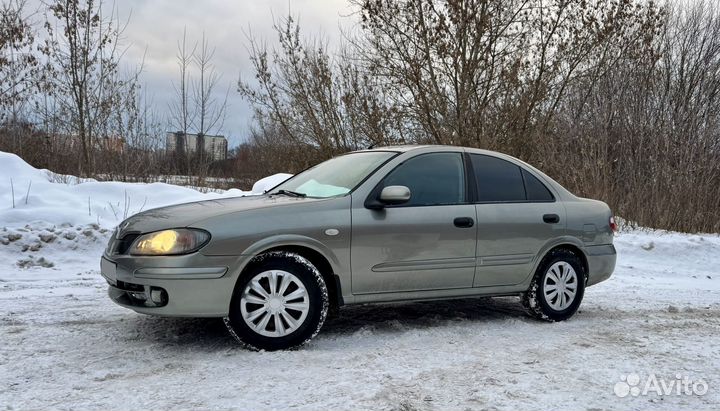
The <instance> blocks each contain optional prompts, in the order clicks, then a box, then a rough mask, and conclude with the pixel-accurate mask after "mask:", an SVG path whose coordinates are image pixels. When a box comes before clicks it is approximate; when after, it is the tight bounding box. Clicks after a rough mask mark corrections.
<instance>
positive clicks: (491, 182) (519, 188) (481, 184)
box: [470, 154, 525, 202]
mask: <svg viewBox="0 0 720 411" xmlns="http://www.w3.org/2000/svg"><path fill="white" fill-rule="evenodd" d="M470 158H471V161H472V166H473V167H472V168H473V170H474V172H475V181H476V182H477V192H478V201H480V202H503V201H525V187H524V185H523V178H522V173H521V172H520V171H521V170H520V167H518V166H516V165H515V164H513V163H510V162H508V161H505V160H501V159H499V158H496V157H490V156H485V155H482V154H470Z"/></svg>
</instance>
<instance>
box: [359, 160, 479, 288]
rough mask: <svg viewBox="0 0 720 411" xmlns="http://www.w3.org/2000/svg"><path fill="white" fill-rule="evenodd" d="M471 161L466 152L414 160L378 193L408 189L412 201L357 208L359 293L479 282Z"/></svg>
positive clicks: (383, 183)
mask: <svg viewBox="0 0 720 411" xmlns="http://www.w3.org/2000/svg"><path fill="white" fill-rule="evenodd" d="M464 161H465V157H464V156H463V153H462V152H461V151H457V152H451V151H444V152H434V153H426V154H419V155H417V156H415V157H411V158H409V159H408V160H406V161H405V162H403V163H401V164H399V165H398V166H397V167H396V168H395V169H393V170H392V171H390V172H389V173H388V174H387V176H386V177H385V178H384V179H383V180H381V181H380V183H379V185H378V186H377V187H376V190H374V192H379V191H380V190H381V189H382V188H383V187H387V186H391V185H402V186H407V187H408V188H409V189H410V192H411V198H410V201H408V202H407V203H405V204H401V205H397V206H387V207H385V208H383V209H381V210H371V209H368V208H365V207H364V206H363V205H362V203H356V205H354V206H353V210H352V246H351V256H352V257H351V258H352V292H353V294H366V293H381V292H400V291H420V290H437V289H449V288H467V287H472V283H473V277H474V270H475V243H476V225H475V205H473V204H471V203H470V202H469V201H468V193H467V191H468V190H467V188H468V184H467V183H468V181H467V175H466V170H465V167H464ZM371 195H373V194H371ZM354 203H355V202H354Z"/></svg>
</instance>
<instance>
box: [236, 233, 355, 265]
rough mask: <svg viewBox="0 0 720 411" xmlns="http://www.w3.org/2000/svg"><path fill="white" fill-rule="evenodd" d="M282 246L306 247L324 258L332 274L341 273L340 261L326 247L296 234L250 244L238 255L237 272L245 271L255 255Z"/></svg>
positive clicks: (312, 239) (282, 235)
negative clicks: (239, 261) (238, 264)
mask: <svg viewBox="0 0 720 411" xmlns="http://www.w3.org/2000/svg"><path fill="white" fill-rule="evenodd" d="M282 246H299V247H307V248H310V249H312V250H314V251H317V252H318V253H320V254H321V255H322V256H324V257H325V259H326V260H327V261H328V262H329V263H330V266H331V267H332V269H333V273H334V274H339V273H341V272H342V270H341V269H340V261H339V260H338V258H337V256H336V255H335V253H333V252H332V251H331V250H330V249H329V248H328V247H327V246H325V245H324V244H323V243H321V242H320V241H318V240H316V239H314V238H310V237H306V236H303V235H297V234H281V235H274V236H271V237H266V238H263V239H262V240H260V241H256V242H254V243H252V244H251V245H250V246H248V247H247V248H246V249H245V250H243V251H242V253H241V254H240V260H242V262H241V263H240V266H239V270H238V271H239V272H242V270H244V269H245V266H246V265H247V263H248V262H250V261H251V260H252V259H253V258H254V257H255V256H256V255H258V254H261V253H263V252H265V251H267V250H270V249H272V248H277V247H282Z"/></svg>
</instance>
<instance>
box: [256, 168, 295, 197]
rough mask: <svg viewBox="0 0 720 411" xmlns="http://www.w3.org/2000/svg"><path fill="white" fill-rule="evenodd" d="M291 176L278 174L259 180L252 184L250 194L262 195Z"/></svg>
mask: <svg viewBox="0 0 720 411" xmlns="http://www.w3.org/2000/svg"><path fill="white" fill-rule="evenodd" d="M292 176H293V175H292V174H285V173H278V174H274V175H271V176H270V177H265V178H261V179H260V180H258V181H257V182H256V183H255V184H253V187H252V192H253V194H262V193H264V192H266V191H267V190H269V189H271V188H273V187H275V186H276V185H278V184H280V183H282V182H283V181H285V180H287V179H288V178H290V177H292Z"/></svg>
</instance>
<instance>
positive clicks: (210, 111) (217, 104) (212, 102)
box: [194, 32, 230, 135]
mask: <svg viewBox="0 0 720 411" xmlns="http://www.w3.org/2000/svg"><path fill="white" fill-rule="evenodd" d="M214 57H215V48H214V47H213V48H211V47H210V45H209V43H208V41H207V39H206V38H205V33H204V32H203V35H202V41H201V43H200V50H199V51H198V53H197V55H196V56H195V64H196V66H197V71H198V78H197V81H196V82H195V83H194V102H195V107H196V111H197V117H198V124H197V131H198V134H200V135H205V134H210V133H212V132H215V131H216V130H218V129H220V128H222V126H223V122H224V121H225V113H226V111H227V99H228V95H229V93H230V88H229V87H228V88H227V89H226V91H225V96H224V98H222V99H218V97H217V95H216V94H217V88H218V85H219V83H220V80H221V78H222V76H221V75H220V74H219V73H218V72H217V71H216V70H215V64H214V63H213V58H214Z"/></svg>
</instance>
